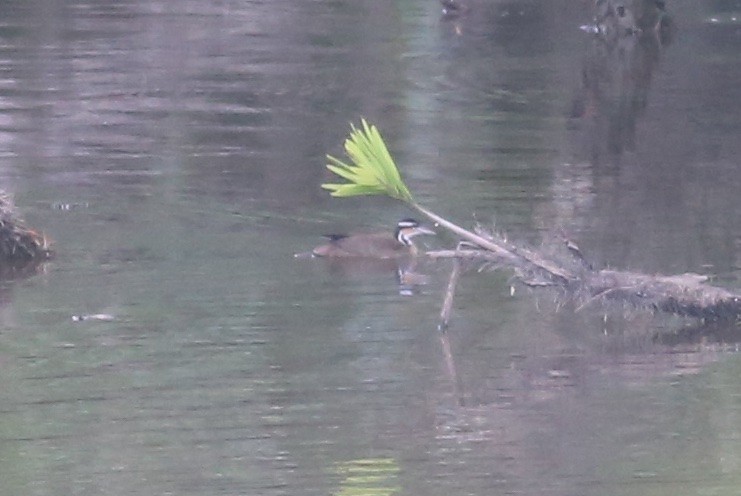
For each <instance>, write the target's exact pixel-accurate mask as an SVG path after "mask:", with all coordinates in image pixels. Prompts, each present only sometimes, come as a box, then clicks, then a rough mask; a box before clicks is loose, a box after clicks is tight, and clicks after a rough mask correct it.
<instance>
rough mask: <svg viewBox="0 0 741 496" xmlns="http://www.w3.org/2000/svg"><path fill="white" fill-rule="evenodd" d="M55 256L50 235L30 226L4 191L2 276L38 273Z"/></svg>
mask: <svg viewBox="0 0 741 496" xmlns="http://www.w3.org/2000/svg"><path fill="white" fill-rule="evenodd" d="M52 253H53V252H52V250H51V248H50V246H49V240H48V239H47V238H46V236H44V234H43V233H40V232H38V231H35V230H33V229H30V228H29V227H27V226H26V225H25V223H24V222H23V220H21V219H20V218H19V217H18V216H17V214H16V212H15V208H14V206H13V201H12V198H11V197H10V195H8V194H6V193H4V192H1V191H0V277H3V276H8V275H14V274H18V273H25V272H26V271H34V270H35V269H36V268H37V267H38V266H39V264H40V263H41V262H43V261H45V260H48V259H49V258H50V257H51V256H52Z"/></svg>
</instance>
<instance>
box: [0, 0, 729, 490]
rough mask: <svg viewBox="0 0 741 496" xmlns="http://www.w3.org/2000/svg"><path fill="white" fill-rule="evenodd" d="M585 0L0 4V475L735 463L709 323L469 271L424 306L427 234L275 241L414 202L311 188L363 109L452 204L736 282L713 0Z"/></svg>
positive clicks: (356, 473)
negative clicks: (33, 235) (634, 24)
mask: <svg viewBox="0 0 741 496" xmlns="http://www.w3.org/2000/svg"><path fill="white" fill-rule="evenodd" d="M586 3H587V2H582V1H577V0H553V1H549V2H493V1H492V2H485V1H483V0H481V1H479V2H476V3H475V5H474V8H475V10H474V11H473V12H475V14H474V15H470V16H467V17H465V18H462V19H459V20H455V21H442V20H441V19H440V12H439V6H438V4H437V2H435V1H426V0H425V1H422V0H408V1H398V2H392V1H377V0H368V1H365V0H362V1H353V2H349V1H313V2H307V1H298V0H296V1H293V0H286V1H283V2H262V1H242V2H236V1H228V0H223V1H215V2H197V1H151V2H133V1H128V2H107V1H99V2H93V1H64V2H62V1H53V0H47V1H39V2H28V3H22V2H6V1H3V2H0V11H2V21H1V22H0V181H1V183H2V187H3V188H4V189H7V190H9V191H12V192H13V193H14V195H15V201H16V203H17V205H18V207H19V209H20V211H21V213H22V214H23V216H24V217H25V219H26V220H27V221H28V222H29V223H30V224H32V225H33V226H34V227H38V228H40V229H43V230H44V231H45V232H46V233H47V234H48V235H49V236H50V237H51V238H53V239H54V241H55V246H56V248H57V251H58V256H57V258H56V259H55V260H54V261H53V262H52V263H50V264H48V266H46V267H45V270H44V271H43V272H41V273H40V274H38V275H35V276H33V277H30V278H26V279H18V280H14V281H4V282H3V283H2V285H1V287H0V290H1V293H0V296H1V298H0V304H1V306H0V318H1V319H2V327H1V328H0V364H1V365H2V372H3V378H4V380H3V386H2V388H0V480H2V484H0V494H8V495H17V494H29V495H58V494H96V495H98V494H115V495H120V494H142V495H145V494H146V495H152V494H158V495H159V494H162V495H164V494H180V495H186V494H199V495H200V494H203V495H206V494H208V495H211V494H230V495H231V494H234V495H238V494H239V495H241V494H245V495H247V494H260V495H295V494H316V495H327V494H337V495H342V494H365V495H389V494H409V495H437V494H439V495H450V494H477V495H478V494H481V495H484V494H487V495H489V494H523V495H531V494H532V495H536V494H537V495H554V496H572V495H604V494H611V495H654V494H655V495H665V494H666V495H668V494H671V495H675V496H676V495H683V494H688V495H689V494H693V495H694V494H718V495H721V494H736V492H737V491H738V487H741V427H739V426H741V400H740V398H741V386H740V385H739V380H738V377H739V376H740V375H741V359H739V356H738V355H737V354H736V352H735V350H736V344H735V342H734V340H733V337H732V336H731V337H730V338H728V337H727V338H726V342H725V343H723V344H718V343H716V342H715V339H710V340H708V341H705V342H704V343H702V344H697V343H696V342H692V341H691V340H687V339H683V338H682V335H681V334H680V335H678V334H677V333H676V332H675V331H676V330H677V329H680V328H682V327H683V326H685V325H688V324H689V323H687V322H682V321H678V320H675V319H672V318H668V317H662V316H651V315H648V314H646V313H643V312H638V311H631V310H623V309H611V310H610V311H609V312H608V313H607V315H606V316H605V315H604V314H603V309H601V308H599V307H598V306H596V307H594V308H588V309H586V310H584V311H579V312H575V311H574V309H573V308H569V307H568V306H567V307H563V308H562V307H561V306H559V305H558V304H556V303H554V302H555V300H556V298H555V296H554V295H553V294H549V293H545V292H531V291H528V290H524V289H522V288H517V290H516V291H515V294H514V296H510V281H509V279H508V278H509V277H510V275H511V274H508V273H506V272H501V273H494V274H492V273H484V274H479V273H476V272H475V271H471V272H469V273H466V274H465V275H464V277H463V278H462V280H461V282H460V287H459V291H458V294H457V297H456V305H455V310H454V315H453V325H452V327H451V329H450V330H449V332H448V333H447V334H441V333H440V332H438V331H437V329H436V326H437V315H438V312H439V308H440V303H441V300H442V294H443V292H444V288H445V285H446V283H447V276H448V271H449V269H450V267H449V265H447V264H446V263H440V262H429V261H428V262H424V261H423V262H420V263H419V264H418V265H417V266H416V267H414V271H415V273H416V274H417V275H418V276H420V279H421V281H418V282H424V283H425V284H418V285H413V286H412V287H406V286H400V284H399V281H398V279H397V275H396V271H395V270H394V268H389V267H378V266H367V265H366V266H361V267H359V266H352V265H350V266H348V265H344V266H338V265H333V264H327V263H324V261H321V260H306V259H295V258H294V257H293V254H294V253H296V252H299V251H303V250H307V249H309V248H311V247H312V246H314V245H315V244H317V243H319V242H320V241H321V234H323V233H327V232H333V231H336V230H345V229H354V228H379V227H380V228H385V227H386V226H388V225H392V224H393V223H395V222H396V220H397V219H399V218H401V217H404V216H408V215H410V212H409V211H407V210H405V208H404V207H403V206H401V205H398V204H395V203H391V202H390V201H386V200H383V199H379V198H370V199H352V200H333V199H330V198H328V196H327V194H326V192H324V191H323V190H321V188H320V184H321V183H322V182H325V181H326V180H327V179H329V176H328V174H327V172H326V171H325V170H324V162H325V159H324V155H325V154H326V153H332V154H340V153H341V152H342V150H341V144H342V141H343V139H344V137H345V135H346V133H347V131H348V129H349V123H350V122H358V120H359V118H360V117H367V118H369V119H370V120H371V121H373V122H375V123H377V124H378V125H379V127H380V128H381V130H382V132H383V133H384V135H385V136H386V138H387V141H388V144H389V146H390V148H391V150H392V152H393V153H394V155H395V156H396V158H397V161H398V162H399V164H400V167H401V169H402V173H403V174H404V176H405V177H406V179H407V181H408V183H409V185H410V186H411V188H412V189H413V190H414V191H415V193H416V196H417V197H418V199H419V200H420V201H421V202H422V203H424V204H426V205H428V206H430V207H433V209H435V210H436V211H438V212H439V213H441V214H443V215H445V216H447V217H450V218H451V219H454V220H457V221H459V222H461V223H470V222H471V221H472V220H473V218H474V216H475V217H476V219H478V220H480V221H482V222H486V223H491V222H494V223H495V224H496V226H497V228H499V229H501V230H503V231H506V232H508V233H509V234H510V236H511V237H513V238H515V239H519V240H525V241H528V242H531V243H534V244H536V245H537V244H538V243H540V242H541V239H543V238H548V236H549V234H551V233H552V232H554V231H557V230H564V231H566V232H568V233H569V235H570V236H572V237H573V238H574V239H575V240H576V241H578V242H579V243H580V245H581V246H582V249H583V250H584V251H585V252H586V253H587V256H588V257H589V258H590V259H591V260H593V262H594V263H595V264H597V265H598V266H603V265H609V266H612V267H616V268H620V269H633V270H642V271H646V272H663V273H682V272H687V271H694V272H700V273H706V274H711V275H713V276H714V277H715V281H716V282H717V283H718V284H720V285H724V286H727V287H735V288H738V287H739V286H741V283H739V276H740V275H741V269H740V268H739V267H741V255H740V254H741V215H740V214H741V202H739V194H738V192H739V191H741V176H740V175H739V169H738V168H739V159H738V157H739V153H740V152H741V141H740V140H739V139H738V137H739V136H741V86H739V84H738V81H739V80H741V58H740V57H739V55H738V54H739V53H741V52H739V47H741V40H740V39H739V37H738V36H737V31H738V30H737V28H736V27H734V26H733V25H732V24H731V25H730V26H729V24H728V23H725V22H724V23H721V24H722V25H721V26H715V25H712V23H711V22H710V21H708V20H707V19H708V18H709V17H708V16H711V15H713V13H714V11H713V9H716V8H718V7H717V5H714V3H713V2H700V1H690V0H682V1H680V0H677V1H675V2H669V4H670V10H671V13H672V14H673V15H674V19H675V22H676V25H677V26H678V29H677V33H676V35H675V37H674V39H673V40H672V42H671V43H669V44H665V45H659V44H658V43H657V42H655V41H652V40H649V41H647V42H645V43H642V44H641V45H636V44H635V43H627V44H623V45H621V46H613V47H605V46H604V45H601V44H599V43H596V42H595V41H594V40H592V39H591V38H590V37H589V36H588V35H586V34H585V33H583V32H582V31H580V30H579V26H580V25H581V24H584V23H587V22H589V20H590V16H589V14H588V13H586V12H585V10H584V4H586ZM520 11H522V12H523V13H522V14H519V12H520ZM508 13H509V14H510V15H507V14H508ZM723 19H725V18H723ZM716 24H717V23H716ZM595 81H596V82H597V83H595ZM453 241H454V240H453V239H451V238H450V237H447V236H446V235H444V234H443V235H441V236H439V237H438V239H427V240H425V242H426V243H427V245H428V246H430V247H441V246H450V245H451V244H452V243H453ZM423 276H424V277H423ZM409 293H411V294H409ZM84 314H110V315H111V316H112V317H113V320H95V319H90V320H85V321H82V322H74V321H73V319H72V317H73V316H74V315H84ZM659 333H665V337H664V338H662V339H660V340H656V339H654V338H655V336H656V335H657V334H659ZM659 341H661V342H663V344H660V343H659Z"/></svg>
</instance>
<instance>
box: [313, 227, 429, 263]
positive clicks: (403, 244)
mask: <svg viewBox="0 0 741 496" xmlns="http://www.w3.org/2000/svg"><path fill="white" fill-rule="evenodd" d="M420 234H435V231H433V230H431V229H428V228H427V227H424V226H422V225H421V224H420V223H419V222H417V221H416V220H414V219H402V220H400V221H399V222H398V223H397V224H396V229H395V230H394V231H393V232H380V233H359V234H350V235H348V234H328V235H326V237H327V238H329V243H327V244H325V245H321V246H317V247H316V248H314V249H313V250H312V252H311V253H312V255H313V256H315V257H341V258H352V257H354V258H371V259H373V258H376V259H389V258H399V257H404V256H414V255H416V254H417V253H418V250H417V247H416V246H415V245H414V243H413V242H412V238H414V237H415V236H419V235H420Z"/></svg>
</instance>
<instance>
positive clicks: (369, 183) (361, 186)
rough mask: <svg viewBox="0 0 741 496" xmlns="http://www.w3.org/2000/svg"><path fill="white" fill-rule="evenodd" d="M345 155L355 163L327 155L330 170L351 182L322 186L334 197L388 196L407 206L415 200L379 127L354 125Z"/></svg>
mask: <svg viewBox="0 0 741 496" xmlns="http://www.w3.org/2000/svg"><path fill="white" fill-rule="evenodd" d="M345 153H347V156H348V157H349V158H350V161H351V164H348V163H345V162H343V161H341V160H340V159H338V158H335V157H333V156H331V155H327V160H329V162H330V163H329V164H327V168H328V169H329V170H330V171H332V172H334V173H335V174H337V175H338V176H340V177H342V178H343V179H347V181H348V182H347V183H327V184H322V188H324V189H328V190H330V191H331V192H332V196H339V197H349V196H360V195H388V196H390V197H391V198H396V199H397V200H401V201H403V202H406V203H413V202H414V199H413V198H412V194H411V193H410V192H409V189H408V188H407V186H406V184H404V181H403V180H402V178H401V175H400V174H399V170H398V169H397V168H396V164H395V163H394V159H393V158H391V154H389V151H388V149H387V148H386V144H385V143H384V141H383V138H382V137H381V133H379V132H378V128H376V126H373V125H369V124H368V122H366V120H365V119H363V120H362V128H360V129H358V128H356V127H355V125H354V124H353V125H352V131H351V132H350V137H349V138H347V139H346V140H345Z"/></svg>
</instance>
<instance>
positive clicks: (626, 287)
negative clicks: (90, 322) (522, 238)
mask: <svg viewBox="0 0 741 496" xmlns="http://www.w3.org/2000/svg"><path fill="white" fill-rule="evenodd" d="M489 242H491V243H495V244H497V245H498V247H499V250H498V251H497V252H496V253H494V252H491V251H488V250H486V249H483V248H480V247H470V248H458V249H455V250H436V251H430V252H427V256H429V257H431V258H435V259H440V258H453V259H457V260H469V261H470V260H478V261H481V262H486V263H489V264H491V266H492V267H494V268H495V269H501V268H510V269H512V270H514V271H515V276H516V278H517V279H518V280H519V281H520V282H521V283H522V284H525V285H527V286H531V287H543V286H557V287H561V288H564V289H566V290H567V291H568V292H569V293H570V294H572V295H573V296H574V298H575V299H576V300H577V301H578V302H579V303H580V304H579V305H578V307H577V308H576V311H581V310H583V309H584V308H586V307H588V306H590V305H592V304H595V303H598V302H604V301H608V300H611V301H619V302H622V303H628V304H630V305H632V306H634V307H642V308H649V309H651V310H656V311H662V312H667V313H672V314H676V315H681V316H687V317H694V318H698V319H701V320H703V321H704V322H716V321H721V320H722V321H730V322H737V321H741V294H739V293H734V292H732V291H729V290H727V289H724V288H719V287H716V286H712V285H709V284H707V281H708V277H707V276H704V275H701V274H693V273H686V274H680V275H673V276H666V275H650V274H642V273H638V272H630V271H618V270H612V269H602V270H593V269H592V268H591V267H590V266H589V265H588V264H587V263H583V264H582V269H581V270H579V271H575V270H573V269H570V268H564V267H561V266H560V265H559V263H557V262H555V261H552V260H548V261H547V263H540V262H542V261H543V260H544V258H543V257H542V256H540V255H538V256H536V255H535V252H532V251H530V250H524V249H518V250H514V249H512V247H511V246H512V245H511V244H510V243H506V242H503V241H501V240H500V241H499V242H498V241H496V240H495V239H494V238H493V237H491V238H490V240H489ZM507 245H509V247H508V246H507ZM518 251H526V252H527V253H528V256H527V258H526V257H523V256H521V255H520V254H519V253H518ZM533 258H537V259H538V261H539V263H538V264H533V263H532V262H531V261H530V260H532V259H533ZM546 266H547V267H551V266H555V267H559V270H558V272H556V273H550V272H549V270H548V269H547V268H545V267H546ZM564 273H569V274H570V275H571V276H572V277H571V278H569V279H568V280H564V279H563V277H562V275H563V274H564ZM449 291H450V290H449Z"/></svg>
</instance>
